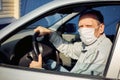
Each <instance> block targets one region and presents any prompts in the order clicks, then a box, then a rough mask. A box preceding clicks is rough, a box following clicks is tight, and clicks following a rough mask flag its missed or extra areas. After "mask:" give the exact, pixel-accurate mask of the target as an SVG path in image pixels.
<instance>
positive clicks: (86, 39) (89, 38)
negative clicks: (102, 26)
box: [78, 28, 97, 45]
mask: <svg viewBox="0 0 120 80" xmlns="http://www.w3.org/2000/svg"><path fill="white" fill-rule="evenodd" d="M78 32H79V33H80V38H81V40H82V42H83V43H84V44H85V45H90V44H92V43H94V42H95V41H96V40H97V37H95V35H94V32H95V29H94V28H79V29H78Z"/></svg>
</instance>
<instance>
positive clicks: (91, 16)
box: [80, 14, 98, 20]
mask: <svg viewBox="0 0 120 80" xmlns="http://www.w3.org/2000/svg"><path fill="white" fill-rule="evenodd" d="M85 18H92V19H96V20H98V19H97V16H96V15H93V14H85V15H83V16H81V17H80V20H82V19H85Z"/></svg>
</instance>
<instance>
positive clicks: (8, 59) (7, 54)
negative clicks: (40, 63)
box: [0, 0, 120, 80]
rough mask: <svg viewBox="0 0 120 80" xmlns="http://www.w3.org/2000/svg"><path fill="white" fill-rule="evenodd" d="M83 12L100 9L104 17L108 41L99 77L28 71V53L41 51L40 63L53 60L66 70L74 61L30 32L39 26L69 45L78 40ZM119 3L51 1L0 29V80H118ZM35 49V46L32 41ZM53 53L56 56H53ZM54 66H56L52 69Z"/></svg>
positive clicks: (83, 0)
mask: <svg viewBox="0 0 120 80" xmlns="http://www.w3.org/2000/svg"><path fill="white" fill-rule="evenodd" d="M87 9H96V10H100V11H101V12H102V14H103V15H104V18H105V34H106V36H107V37H108V38H110V40H111V41H112V43H113V45H112V49H111V51H110V55H109V58H108V60H107V64H106V66H105V70H104V74H103V76H99V75H98V76H96V75H93V74H91V75H87V74H84V75H83V74H77V73H76V74H75V73H69V72H59V71H55V70H53V69H52V70H51V69H50V70H46V69H34V68H29V67H28V65H29V64H25V63H30V61H31V57H30V58H29V59H30V60H27V59H25V60H22V58H23V57H26V56H27V57H29V56H28V55H30V53H31V52H32V51H35V50H37V49H36V48H38V47H39V49H40V48H41V45H42V48H43V49H44V50H43V53H44V54H45V55H44V56H43V59H44V60H47V59H50V58H52V59H54V60H56V61H57V62H58V63H59V64H61V65H62V66H64V67H66V68H67V69H68V70H70V69H71V68H72V67H73V66H74V63H75V62H76V60H73V59H71V58H67V57H65V56H64V55H60V54H59V53H56V49H55V48H54V46H53V45H52V44H51V43H50V42H49V41H48V36H42V37H36V35H35V34H34V32H33V30H34V28H36V27H37V26H39V25H42V26H45V27H46V28H49V29H52V30H54V31H56V32H58V33H59V34H60V35H61V36H62V37H63V38H64V39H66V40H67V41H70V42H73V43H74V42H76V41H80V39H79V38H78V36H79V35H78V32H77V23H78V18H79V15H80V14H81V13H82V12H83V11H84V10H87ZM119 21H120V1H112V0H110V1H108V0H54V1H51V2H49V3H47V4H45V5H43V6H40V7H39V8H37V9H35V10H33V11H31V12H30V13H28V14H26V15H25V16H23V17H21V18H20V19H18V20H16V21H15V22H13V23H11V24H9V25H8V26H6V27H5V28H3V29H2V30H0V80H41V79H42V80H80V79H81V80H83V79H84V80H85V79H86V80H87V79H88V80H93V79H108V80H109V79H120V61H119V60H120V49H119V48H120V29H119V26H120V23H119ZM36 38H37V41H38V43H39V46H37V47H36V44H34V39H36ZM53 53H56V55H57V57H55V56H56V55H53ZM55 67H57V65H56V66H55Z"/></svg>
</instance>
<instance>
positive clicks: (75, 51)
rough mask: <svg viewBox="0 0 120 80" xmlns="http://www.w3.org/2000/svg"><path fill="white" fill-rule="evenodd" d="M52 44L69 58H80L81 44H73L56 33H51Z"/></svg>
mask: <svg viewBox="0 0 120 80" xmlns="http://www.w3.org/2000/svg"><path fill="white" fill-rule="evenodd" d="M50 42H52V43H53V45H54V46H55V47H56V48H57V49H58V50H59V51H60V52H61V53H64V55H66V56H68V57H71V58H73V59H78V57H79V56H80V53H81V49H82V46H81V42H76V43H74V44H72V43H70V42H67V41H66V40H64V39H63V38H62V37H60V36H59V35H58V34H57V33H56V32H52V33H51V36H50Z"/></svg>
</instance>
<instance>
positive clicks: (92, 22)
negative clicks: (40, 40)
mask: <svg viewBox="0 0 120 80" xmlns="http://www.w3.org/2000/svg"><path fill="white" fill-rule="evenodd" d="M78 26H79V29H78V31H79V33H80V38H81V40H82V42H75V43H74V44H72V43H69V42H66V41H65V40H63V39H62V38H61V37H60V36H59V35H58V34H57V33H56V32H53V31H51V30H50V29H46V28H44V27H38V28H36V29H35V30H34V31H35V32H40V35H46V34H50V41H51V42H52V43H53V45H54V46H55V47H56V48H57V49H58V50H59V51H60V52H61V53H64V55H66V56H68V57H71V58H73V59H76V60H77V62H76V64H75V66H74V67H73V69H72V70H71V71H70V72H73V73H80V74H92V75H102V74H103V71H104V69H105V64H106V62H107V58H108V55H109V52H110V49H111V46H112V43H111V41H110V40H109V39H108V38H107V37H106V36H105V34H104V26H105V25H104V18H103V15H102V14H101V13H100V12H99V11H97V10H88V11H85V12H83V13H82V14H81V15H80V18H79V22H78ZM36 64H37V65H36ZM35 65H36V66H37V67H39V68H41V67H40V66H41V65H42V64H41V57H40V55H39V61H38V62H35V61H32V62H31V64H30V67H32V68H35V67H36V66H35Z"/></svg>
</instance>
